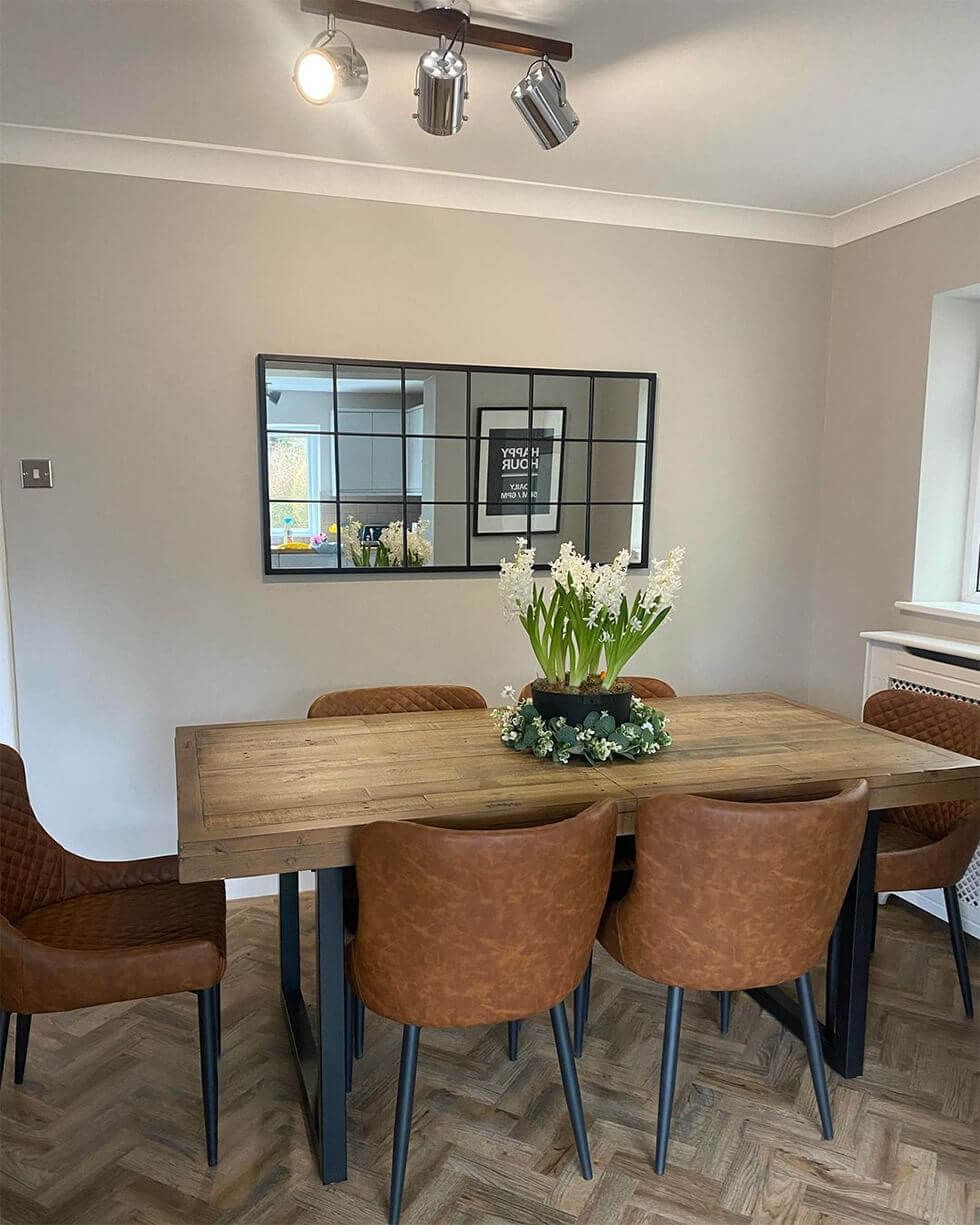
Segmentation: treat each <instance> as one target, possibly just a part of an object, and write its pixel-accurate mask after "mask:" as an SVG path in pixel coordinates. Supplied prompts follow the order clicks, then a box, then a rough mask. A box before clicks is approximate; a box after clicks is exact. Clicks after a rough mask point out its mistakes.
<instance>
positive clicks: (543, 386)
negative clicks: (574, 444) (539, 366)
mask: <svg viewBox="0 0 980 1225" xmlns="http://www.w3.org/2000/svg"><path fill="white" fill-rule="evenodd" d="M590 381H591V380H590V379H588V378H583V377H582V376H581V375H576V374H536V375H535V376H534V418H533V423H534V426H535V428H538V427H541V426H547V424H548V422H549V421H550V420H553V418H554V413H553V410H555V409H559V408H560V409H564V410H565V411H564V423H565V438H566V439H568V438H580V439H586V438H588V436H589V383H590Z"/></svg>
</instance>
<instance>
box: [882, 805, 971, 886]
mask: <svg viewBox="0 0 980 1225" xmlns="http://www.w3.org/2000/svg"><path fill="white" fill-rule="evenodd" d="M975 827H976V818H973V817H970V818H967V819H966V820H963V821H960V822H958V823H957V824H956V825H954V826H953V828H952V829H951V830H950V831H949V833H948V834H946V836H945V837H944V838H939V839H931V838H929V837H928V835H926V834H924V833H920V832H919V831H918V830H915V829H910V828H909V827H908V826H907V825H902V824H900V823H899V822H898V821H893V820H889V818H888V815H887V814H883V815H882V821H881V826H880V829H879V832H878V865H877V871H876V873H875V888H876V889H877V891H878V892H879V893H897V892H900V891H902V890H906V889H942V888H945V887H946V886H948V885H955V884H956V882H957V881H958V880H959V879H960V877H961V876H962V875H963V872H964V871H965V869H966V865H967V864H968V863H969V861H970V857H971V856H972V854H973V850H974V848H975V846H976V828H975Z"/></svg>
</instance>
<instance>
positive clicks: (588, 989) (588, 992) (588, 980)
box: [585, 953, 593, 1024]
mask: <svg viewBox="0 0 980 1225" xmlns="http://www.w3.org/2000/svg"><path fill="white" fill-rule="evenodd" d="M592 956H593V954H592V953H590V954H589V964H588V965H587V966H586V967H585V1020H586V1024H588V1020H589V1013H590V1012H591V1011H592Z"/></svg>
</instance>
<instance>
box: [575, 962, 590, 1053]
mask: <svg viewBox="0 0 980 1225" xmlns="http://www.w3.org/2000/svg"><path fill="white" fill-rule="evenodd" d="M588 1016H589V972H588V970H586V971H585V974H584V976H583V978H582V981H581V982H580V983H579V985H578V986H577V987H576V988H575V991H574V993H573V995H572V1036H573V1045H574V1049H575V1058H576V1059H581V1058H582V1052H583V1051H584V1050H585V1022H586V1021H587V1019H588Z"/></svg>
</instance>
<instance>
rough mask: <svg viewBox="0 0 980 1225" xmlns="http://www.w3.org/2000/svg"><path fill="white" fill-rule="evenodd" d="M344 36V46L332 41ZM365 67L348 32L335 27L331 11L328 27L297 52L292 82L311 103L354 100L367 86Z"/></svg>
mask: <svg viewBox="0 0 980 1225" xmlns="http://www.w3.org/2000/svg"><path fill="white" fill-rule="evenodd" d="M338 37H340V38H346V39H347V44H348V45H347V46H346V47H345V46H343V45H335V42H334V40H335V39H336V38H338ZM367 83H368V68H367V64H366V63H365V61H364V56H363V55H361V53H360V52H359V51H358V50H357V48H356V47H355V46H354V42H353V40H352V39H351V37H350V35H349V34H347V33H345V32H344V31H343V30H338V29H337V26H336V20H335V18H334V15H333V14H332V13H330V14H329V15H328V17H327V28H326V29H325V30H324V31H323V32H322V33H321V34H318V35H317V36H316V38H314V40H313V42H312V43H311V44H310V45H309V46H308V47H306V48H305V49H304V50H303V51H301V52H300V54H299V57H298V58H297V60H296V64H295V66H294V68H293V84H294V85H295V86H296V89H297V91H298V92H299V95H300V97H301V98H303V99H304V100H305V101H306V102H310V103H312V104H313V105H314V106H324V105H325V104H326V103H327V102H354V101H355V100H356V99H358V98H359V97H360V96H361V94H363V93H364V91H365V90H366V89H367Z"/></svg>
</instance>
